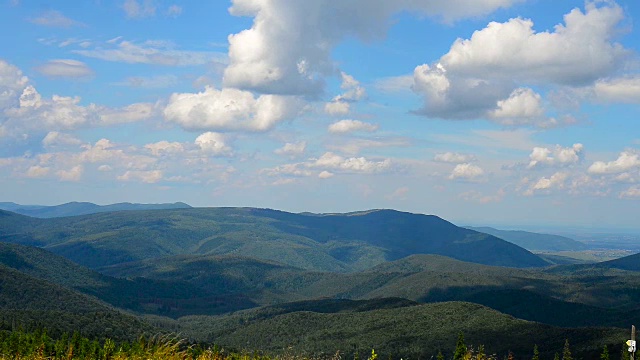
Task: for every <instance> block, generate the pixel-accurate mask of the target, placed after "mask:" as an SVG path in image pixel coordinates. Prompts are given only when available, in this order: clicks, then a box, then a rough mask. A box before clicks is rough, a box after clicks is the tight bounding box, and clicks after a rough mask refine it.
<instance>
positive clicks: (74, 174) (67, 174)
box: [56, 165, 84, 181]
mask: <svg viewBox="0 0 640 360" xmlns="http://www.w3.org/2000/svg"><path fill="white" fill-rule="evenodd" d="M83 171H84V168H83V167H82V165H76V166H74V167H72V168H71V169H69V170H59V171H57V172H56V175H58V178H59V179H60V180H62V181H79V180H80V178H81V177H82V172H83Z"/></svg>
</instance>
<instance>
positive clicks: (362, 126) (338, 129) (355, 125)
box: [329, 120, 379, 134]
mask: <svg viewBox="0 0 640 360" xmlns="http://www.w3.org/2000/svg"><path fill="white" fill-rule="evenodd" d="M378 128H379V126H378V125H376V124H369V123H366V122H363V121H360V120H340V121H337V122H335V123H333V124H331V125H329V132H330V133H334V134H346V133H351V132H356V131H366V132H374V131H377V130H378Z"/></svg>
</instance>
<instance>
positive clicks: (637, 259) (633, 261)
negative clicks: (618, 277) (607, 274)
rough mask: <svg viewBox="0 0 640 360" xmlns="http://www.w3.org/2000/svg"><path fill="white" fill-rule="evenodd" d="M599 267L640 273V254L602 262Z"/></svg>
mask: <svg viewBox="0 0 640 360" xmlns="http://www.w3.org/2000/svg"><path fill="white" fill-rule="evenodd" d="M597 266H598V267H602V268H608V269H621V270H628V271H640V253H638V254H634V255H629V256H625V257H623V258H619V259H615V260H609V261H605V262H601V263H599V264H598V265H597Z"/></svg>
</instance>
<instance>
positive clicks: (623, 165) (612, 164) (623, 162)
mask: <svg viewBox="0 0 640 360" xmlns="http://www.w3.org/2000/svg"><path fill="white" fill-rule="evenodd" d="M635 168H640V155H638V153H637V152H635V151H632V150H628V151H623V152H621V153H620V155H619V156H618V158H617V159H616V160H614V161H609V162H604V161H596V162H594V163H593V164H592V165H591V166H590V167H589V173H591V174H598V175H602V174H619V173H622V172H625V171H628V170H631V169H635Z"/></svg>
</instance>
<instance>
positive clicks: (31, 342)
mask: <svg viewBox="0 0 640 360" xmlns="http://www.w3.org/2000/svg"><path fill="white" fill-rule="evenodd" d="M449 350H450V351H446V350H439V351H438V352H437V353H436V354H433V355H432V356H430V358H432V359H433V358H436V359H438V360H443V359H453V360H497V359H502V358H504V359H508V360H511V359H532V360H540V359H544V358H545V357H544V356H543V355H541V352H540V350H539V348H538V346H537V345H535V346H534V347H533V349H532V351H531V353H530V354H519V356H518V355H516V354H514V353H513V352H511V351H508V352H506V353H505V354H499V355H498V354H488V353H487V352H486V350H485V347H484V345H480V346H477V347H473V346H467V345H466V344H465V340H464V335H463V334H462V333H460V334H459V335H458V339H457V341H456V343H455V347H454V348H452V349H449ZM557 350H558V351H557V352H555V355H554V356H553V358H554V359H558V360H559V359H562V360H573V359H574V355H572V351H571V347H570V344H569V341H568V340H565V342H564V346H563V347H562V348H560V349H557ZM622 350H623V351H622V352H621V353H620V357H616V356H611V354H610V353H609V347H608V346H604V347H603V348H602V351H601V353H600V354H595V353H593V354H588V355H586V357H585V358H587V359H595V358H599V359H601V360H614V359H621V360H628V359H629V356H628V354H626V353H625V351H624V350H625V348H624V347H623V349H622ZM395 358H398V357H396V356H393V355H391V354H389V355H387V357H383V355H381V354H378V353H376V351H375V349H372V350H370V352H369V351H367V352H366V353H363V355H362V356H361V355H360V354H359V353H358V352H356V353H353V354H349V355H347V354H343V353H341V352H340V351H336V352H333V353H331V352H330V353H327V354H308V353H307V354H304V353H302V354H296V353H295V351H294V349H293V348H286V349H283V351H281V352H277V353H274V352H271V353H263V352H258V351H234V350H232V351H228V350H225V349H221V348H220V347H218V346H216V345H213V346H203V345H202V344H187V343H185V342H183V341H178V340H175V339H174V338H170V337H166V336H164V337H154V338H150V339H148V338H145V337H143V336H141V337H139V338H138V339H137V340H136V341H132V342H127V341H122V342H114V341H113V340H111V339H104V340H101V341H98V340H95V339H94V340H91V339H88V338H86V337H82V336H81V335H80V334H79V333H78V332H75V333H73V334H72V335H69V334H68V333H64V334H63V335H62V336H60V337H59V338H56V339H54V338H52V337H50V336H49V335H48V334H47V332H46V330H42V329H39V330H37V331H34V332H23V331H0V359H2V360H5V359H7V360H8V359H24V360H44V359H67V360H71V359H96V360H119V359H141V360H142V359H168V360H172V359H181V360H187V359H193V360H209V359H211V360H308V359H318V360H319V359H331V360H342V359H345V360H346V359H354V360H359V359H366V360H378V359H389V360H392V359H395ZM426 358H429V356H428V355H427V356H426ZM551 358H552V357H551V356H549V359H551ZM575 359H576V360H577V359H580V357H575Z"/></svg>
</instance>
